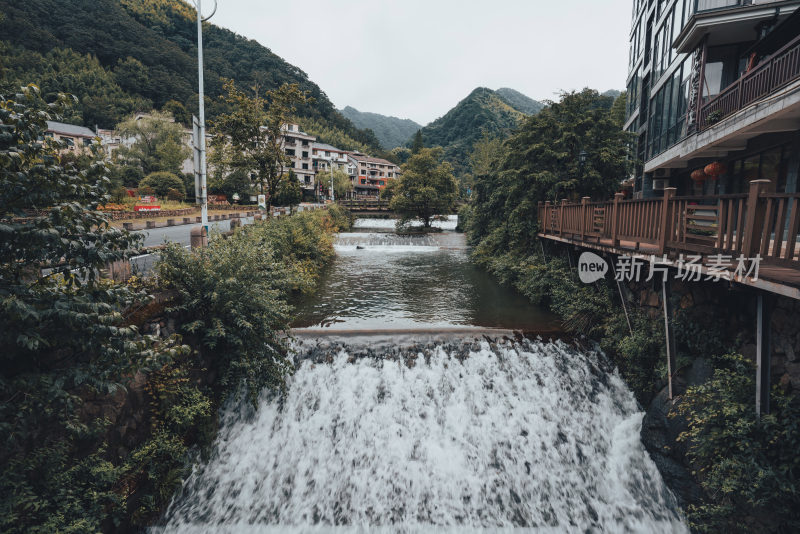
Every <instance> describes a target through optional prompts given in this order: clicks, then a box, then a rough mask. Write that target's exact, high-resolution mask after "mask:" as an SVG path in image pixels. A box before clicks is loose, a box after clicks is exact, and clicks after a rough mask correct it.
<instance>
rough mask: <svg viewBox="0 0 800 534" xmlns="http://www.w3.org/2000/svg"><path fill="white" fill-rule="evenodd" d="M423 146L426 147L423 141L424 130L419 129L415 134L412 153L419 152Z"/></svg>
mask: <svg viewBox="0 0 800 534" xmlns="http://www.w3.org/2000/svg"><path fill="white" fill-rule="evenodd" d="M423 148H425V143H424V142H423V141H422V130H417V133H415V134H414V140H413V141H412V142H411V153H412V154H417V153H419V151H420V150H422V149H423Z"/></svg>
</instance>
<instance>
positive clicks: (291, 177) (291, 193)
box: [275, 171, 303, 208]
mask: <svg viewBox="0 0 800 534" xmlns="http://www.w3.org/2000/svg"><path fill="white" fill-rule="evenodd" d="M302 199H303V188H302V187H300V181H299V180H298V179H297V175H296V174H295V173H294V171H289V172H288V173H286V174H284V175H283V176H281V179H280V182H279V184H278V193H277V194H276V195H275V204H277V205H278V206H289V208H294V206H297V205H298V204H300V201H301V200H302Z"/></svg>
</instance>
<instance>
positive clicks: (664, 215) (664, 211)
mask: <svg viewBox="0 0 800 534" xmlns="http://www.w3.org/2000/svg"><path fill="white" fill-rule="evenodd" d="M675 191H676V189H675V188H674V187H667V188H665V189H664V202H663V204H662V205H661V227H660V228H659V234H658V255H659V256H663V255H664V252H665V251H666V250H667V236H669V235H670V230H671V228H670V223H671V222H672V218H671V217H670V206H671V204H672V199H673V198H675Z"/></svg>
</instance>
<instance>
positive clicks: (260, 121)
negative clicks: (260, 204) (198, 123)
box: [211, 81, 306, 208]
mask: <svg viewBox="0 0 800 534" xmlns="http://www.w3.org/2000/svg"><path fill="white" fill-rule="evenodd" d="M225 89H226V91H227V94H226V95H225V96H224V97H223V98H222V100H223V101H224V102H225V104H226V105H227V106H228V107H229V109H230V110H231V111H230V112H229V113H225V114H223V115H220V116H219V117H218V118H217V120H216V121H214V128H215V131H216V135H215V136H214V140H213V141H212V147H213V152H212V157H211V161H212V163H213V164H214V165H215V166H216V167H217V172H218V173H220V174H221V175H223V176H224V175H225V174H226V173H230V172H234V171H237V170H238V171H240V172H246V173H248V174H250V175H251V176H252V178H253V181H254V182H255V183H257V184H258V185H259V190H263V191H264V192H265V193H266V194H267V208H269V206H270V205H271V204H272V203H273V202H274V201H275V198H276V196H277V194H278V189H279V187H280V185H281V177H282V176H283V174H284V168H285V167H287V166H288V165H289V164H290V163H291V159H290V158H289V156H287V155H286V154H285V153H284V150H283V127H284V125H286V124H287V123H289V122H291V121H292V119H293V118H294V114H295V111H296V110H297V106H298V105H301V104H303V103H305V102H306V95H305V94H304V93H301V92H300V89H299V88H298V86H297V85H288V84H284V85H282V86H281V87H280V88H278V89H276V90H274V91H267V92H266V94H265V95H264V96H261V95H260V94H258V90H257V89H256V91H255V94H254V95H253V96H249V95H248V94H246V93H245V92H243V91H240V90H239V89H237V88H236V85H235V84H234V83H233V82H232V81H229V82H227V83H226V84H225ZM287 191H288V190H287ZM301 194H302V192H301Z"/></svg>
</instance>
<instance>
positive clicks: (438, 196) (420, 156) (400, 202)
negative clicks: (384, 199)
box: [390, 148, 458, 228]
mask: <svg viewBox="0 0 800 534" xmlns="http://www.w3.org/2000/svg"><path fill="white" fill-rule="evenodd" d="M440 157H441V150H440V149H430V148H423V149H421V150H420V151H419V152H417V153H416V154H414V155H413V156H411V158H410V159H409V160H408V161H407V162H406V163H405V165H403V174H402V176H401V177H400V178H398V179H397V180H396V182H397V183H396V184H395V185H394V186H393V193H392V200H391V204H390V206H391V208H392V210H394V211H395V212H396V213H398V214H399V215H400V221H399V224H403V223H405V222H408V221H410V220H412V219H419V220H421V221H422V223H423V225H424V226H425V228H430V226H431V223H432V222H433V221H434V220H436V219H437V218H440V217H444V216H446V215H447V214H449V213H451V212H452V211H453V208H454V206H455V202H456V198H457V195H458V185H457V184H456V180H455V178H454V177H453V168H452V167H451V166H450V164H449V163H447V162H444V163H440V161H439V159H440Z"/></svg>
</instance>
